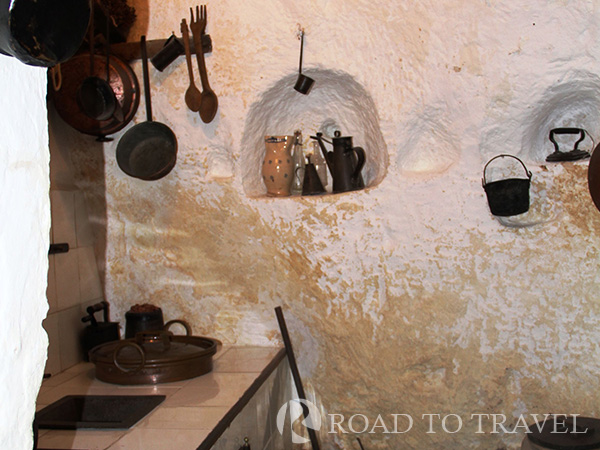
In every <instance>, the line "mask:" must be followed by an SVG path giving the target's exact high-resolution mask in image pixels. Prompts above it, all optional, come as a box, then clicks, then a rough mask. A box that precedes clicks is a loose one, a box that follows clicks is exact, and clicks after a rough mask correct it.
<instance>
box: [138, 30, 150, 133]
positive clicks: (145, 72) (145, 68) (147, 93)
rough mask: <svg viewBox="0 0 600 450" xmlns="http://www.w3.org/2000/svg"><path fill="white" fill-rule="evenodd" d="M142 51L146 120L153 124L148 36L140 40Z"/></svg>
mask: <svg viewBox="0 0 600 450" xmlns="http://www.w3.org/2000/svg"><path fill="white" fill-rule="evenodd" d="M140 45H141V50H142V72H143V75H144V95H145V96H146V120H147V121H148V122H152V100H151V97H152V94H151V93H150V74H149V72H148V51H147V50H146V36H145V35H144V36H142V37H141V38H140Z"/></svg>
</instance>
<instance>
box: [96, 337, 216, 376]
mask: <svg viewBox="0 0 600 450" xmlns="http://www.w3.org/2000/svg"><path fill="white" fill-rule="evenodd" d="M219 344H220V342H219V341H217V340H215V339H211V338H207V337H201V336H179V335H173V334H172V333H171V332H169V331H164V330H160V331H140V332H138V333H137V334H136V337H135V338H132V339H124V340H120V341H113V342H108V343H105V344H102V345H99V346H97V347H94V348H93V349H92V350H90V361H91V362H93V363H94V364H95V365H96V378H98V379H99V380H101V381H105V382H107V383H115V384H156V383H168V382H172V381H180V380H187V379H188V378H193V377H197V376H200V375H204V374H205V373H208V372H210V371H211V370H212V363H213V361H212V357H213V355H214V354H215V353H216V352H217V346H218V345H219Z"/></svg>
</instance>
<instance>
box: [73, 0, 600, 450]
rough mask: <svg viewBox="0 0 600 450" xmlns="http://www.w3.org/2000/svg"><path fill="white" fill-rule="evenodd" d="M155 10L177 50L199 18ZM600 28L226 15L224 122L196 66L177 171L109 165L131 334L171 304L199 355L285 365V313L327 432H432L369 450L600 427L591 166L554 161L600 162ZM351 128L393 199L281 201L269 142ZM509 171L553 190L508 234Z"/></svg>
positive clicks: (502, 18) (420, 8) (519, 19)
mask: <svg viewBox="0 0 600 450" xmlns="http://www.w3.org/2000/svg"><path fill="white" fill-rule="evenodd" d="M148 3H149V5H148ZM133 4H135V6H136V7H137V8H138V12H139V17H140V20H139V22H138V25H137V26H136V28H135V29H134V30H133V32H132V35H131V36H130V38H131V40H135V39H137V38H138V37H139V35H141V34H143V33H145V34H147V35H148V38H149V39H156V38H165V37H167V36H168V35H169V34H170V32H171V31H172V30H179V22H180V20H181V18H183V17H188V8H189V6H190V5H189V4H188V3H185V2H183V1H181V0H173V1H169V2H163V1H155V0H148V2H146V1H144V0H137V1H135V2H133ZM146 6H149V13H146V12H145V11H144V8H145V7H146ZM599 6H600V2H598V1H592V2H579V3H573V2H563V1H542V0H534V1H524V0H517V1H512V2H502V1H474V0H470V1H462V0H444V1H441V2H440V1H428V0H426V1H422V2H411V1H395V2H388V1H373V0H370V1H364V0H354V1H344V0H328V1H321V2H316V1H306V2H294V1H287V0H261V1H259V2H236V1H232V0H222V1H219V2H209V3H208V19H209V22H208V28H207V32H208V33H209V34H210V35H211V36H212V39H213V52H212V53H211V54H209V55H207V58H206V60H207V65H208V71H209V78H210V80H211V86H212V87H213V89H214V90H215V91H216V93H217V94H218V96H219V112H218V114H217V117H216V119H215V121H214V122H213V123H211V124H209V125H206V124H203V123H202V122H201V120H200V118H199V117H198V115H197V114H193V113H191V112H190V111H188V110H187V109H186V107H185V104H184V98H183V95H184V92H185V89H186V87H187V83H188V79H187V70H186V66H185V62H184V60H183V58H180V59H178V60H177V62H176V63H175V64H173V65H171V66H170V67H169V68H168V69H166V70H165V71H164V72H162V73H159V72H157V71H155V70H153V71H152V74H151V79H152V90H153V109H154V115H155V120H158V121H161V122H163V123H166V124H167V125H169V126H170V127H171V128H172V129H173V130H174V131H175V133H176V134H177V138H178V141H179V154H178V161H177V165H176V167H175V169H174V171H173V172H172V173H171V174H170V175H169V176H167V177H166V178H164V179H162V180H160V181H156V182H151V183H148V182H144V181H139V180H135V179H132V178H129V177H127V176H126V175H124V174H123V173H122V172H121V171H120V170H119V168H118V166H117V164H116V161H115V157H114V152H115V148H116V143H117V140H118V139H117V140H115V142H113V143H112V144H107V145H105V147H104V154H105V161H106V167H105V173H106V183H105V189H106V204H107V224H108V225H107V236H106V238H107V249H106V258H107V259H106V291H107V298H108V300H109V301H110V302H111V303H112V304H113V306H114V309H113V311H114V312H116V313H119V314H121V317H122V314H123V313H124V312H125V311H126V310H127V309H128V307H129V306H130V305H131V304H134V303H137V302H152V303H155V304H159V305H161V306H162V307H163V309H164V310H165V315H166V317H167V318H175V317H185V318H187V319H188V320H190V321H191V322H192V323H193V326H194V331H195V333H198V334H200V333H201V334H205V335H210V336H214V337H216V338H218V339H221V340H223V341H225V342H228V343H237V344H249V343H252V344H267V345H269V344H276V343H278V342H279V332H278V328H277V324H276V321H275V316H274V312H273V308H274V306H276V305H282V306H283V308H284V311H285V313H286V317H287V319H288V322H289V328H290V330H291V333H292V338H293V339H294V343H295V345H296V350H297V353H298V357H299V364H300V368H301V371H302V374H303V376H304V377H305V380H306V382H307V384H309V385H310V386H311V387H312V388H313V389H314V391H315V392H316V394H317V396H318V398H319V401H320V403H321V404H322V406H323V408H324V410H325V411H326V412H328V413H338V414H344V415H345V416H346V417H348V416H350V415H352V414H356V413H361V414H364V415H366V416H368V417H370V418H371V420H374V419H375V417H377V415H378V414H381V415H382V416H383V417H388V418H389V417H390V416H389V414H409V415H411V417H413V418H414V420H415V423H414V426H413V428H412V429H411V431H410V432H408V433H405V434H393V433H389V434H384V433H382V432H381V431H382V429H381V428H379V429H378V430H377V431H378V432H377V433H373V434H369V435H365V436H363V443H364V444H365V446H366V448H368V449H370V450H373V449H377V448H381V449H384V448H403V449H409V448H414V449H422V448H444V449H464V448H482V449H492V448H518V447H519V445H520V441H521V439H522V437H523V434H522V431H523V428H521V429H520V431H521V433H519V434H510V433H496V434H493V433H490V431H492V430H491V428H490V427H489V422H487V421H486V422H484V431H485V432H484V433H477V432H476V431H477V427H476V422H474V421H471V420H469V419H470V418H471V414H478V413H480V414H505V415H506V416H507V417H508V419H507V422H506V423H505V426H506V427H507V428H508V429H511V427H512V426H514V425H515V424H517V422H516V420H517V418H518V417H519V415H520V414H533V413H537V414H543V413H548V412H562V413H579V414H583V415H598V414H600V411H598V406H597V405H598V404H599V401H600V397H599V395H598V390H597V389H595V387H596V384H597V382H596V381H597V374H598V373H599V371H600V367H599V366H600V362H599V361H600V359H599V358H598V356H599V355H598V348H599V347H598V338H599V335H598V331H597V329H598V324H599V322H600V309H599V307H598V302H597V290H598V284H599V276H598V251H599V248H600V238H599V237H598V232H599V229H600V213H599V212H598V211H597V210H596V209H595V208H594V206H593V204H592V202H591V199H590V196H589V193H588V191H587V178H586V176H587V162H580V163H568V164H554V165H552V164H546V163H545V162H544V158H545V156H546V155H547V154H549V153H550V152H551V151H552V150H553V147H552V145H551V143H550V142H549V141H548V139H547V136H548V131H549V129H550V128H553V127H558V126H578V127H582V128H585V129H586V130H587V131H588V132H589V134H590V135H591V136H593V138H594V139H595V140H596V141H598V140H600V125H599V123H600V114H599V108H598V106H599V104H598V103H599V101H598V95H599V94H600V78H599V77H598V75H597V74H598V73H599V72H600V63H599V57H600V52H599V46H598V44H597V42H598V32H599V30H600V27H599V25H598V24H599V23H600V11H599ZM298 24H300V25H301V26H302V27H304V28H305V31H306V38H305V47H304V51H305V53H304V63H305V67H306V69H307V70H308V71H310V74H311V76H313V77H314V78H315V80H316V84H315V88H314V91H313V92H311V94H310V95H309V96H307V97H303V96H301V95H300V94H297V93H295V91H293V89H292V86H293V82H294V79H295V72H296V71H297V60H298V51H299V41H298V40H297V38H296V33H297V29H298ZM135 68H136V72H137V73H138V75H140V74H141V71H140V64H139V62H138V63H136V64H135ZM282 80H287V81H289V90H287V91H286V89H285V87H284V85H285V83H283V85H282V82H283V81H282ZM196 82H197V83H198V73H197V72H196ZM282 86H283V87H282ZM279 100H280V101H279ZM361 105H364V106H365V108H362V109H361ZM136 119H137V121H143V120H145V117H144V108H143V102H142V105H141V107H140V110H139V112H138V115H137V118H136ZM328 121H329V122H328ZM331 121H333V122H334V123H337V124H338V125H340V126H341V127H342V131H343V133H344V134H347V135H352V136H354V139H355V141H354V143H355V145H361V146H363V147H365V149H366V150H367V154H368V158H370V160H369V161H370V164H371V165H369V166H368V174H367V178H368V181H369V183H370V184H371V187H369V188H368V189H366V190H364V191H361V192H354V193H347V194H342V195H335V196H326V197H319V198H303V199H299V198H288V199H267V198H264V197H261V189H262V187H261V186H260V183H259V182H256V180H257V179H258V180H259V178H258V174H259V170H260V161H261V158H262V153H261V152H264V148H263V147H262V143H261V137H262V135H263V134H292V133H293V131H294V130H295V129H296V128H301V129H302V130H303V132H304V135H305V136H307V135H309V134H313V133H314V132H316V131H318V130H319V128H320V127H322V126H324V125H325V124H326V123H331ZM116 137H117V138H118V137H119V135H117V136H116ZM565 145H567V144H565ZM592 147H593V144H592V143H591V140H590V139H589V138H586V141H584V142H583V143H582V144H581V148H587V149H591V148H592ZM85 151H86V150H85V149H83V148H82V149H77V150H76V152H75V155H76V156H77V155H79V156H82V157H83V156H84V155H85ZM500 153H510V154H515V155H518V156H519V157H521V158H522V159H523V161H524V162H525V163H526V165H527V166H528V168H529V169H530V170H531V171H532V172H533V181H532V186H531V192H530V193H531V208H530V211H529V212H528V213H527V214H524V215H522V216H519V217H515V218H510V219H505V220H502V221H500V220H498V219H496V218H494V217H493V216H492V215H491V214H490V212H489V209H488V205H487V201H486V197H485V193H484V190H483V189H482V185H481V177H482V169H483V166H484V164H485V163H486V161H487V160H489V159H490V158H491V157H492V156H494V155H496V154H500ZM81 159H82V160H83V159H84V158H81ZM82 169H83V171H84V172H85V169H86V166H85V162H84V163H82ZM102 188H103V189H104V186H102ZM96 194H98V193H96ZM96 197H97V195H96ZM423 414H441V415H442V416H443V415H444V414H456V415H459V416H460V417H461V418H462V419H463V420H464V426H463V428H462V430H461V431H460V432H457V433H445V432H443V431H442V430H441V427H440V425H439V421H438V422H435V424H436V426H435V428H434V430H435V431H437V432H436V433H428V432H427V431H428V424H427V422H426V421H424V420H422V415H423ZM386 420H387V419H386ZM454 425H455V423H453V422H451V419H449V421H448V423H447V428H449V429H453V428H455V427H454ZM359 428H360V427H359ZM325 437H326V438H327V439H329V441H328V443H327V446H326V448H337V447H339V448H348V449H350V448H356V443H355V439H354V437H353V436H352V435H351V434H348V435H342V434H339V435H338V436H331V435H329V436H325Z"/></svg>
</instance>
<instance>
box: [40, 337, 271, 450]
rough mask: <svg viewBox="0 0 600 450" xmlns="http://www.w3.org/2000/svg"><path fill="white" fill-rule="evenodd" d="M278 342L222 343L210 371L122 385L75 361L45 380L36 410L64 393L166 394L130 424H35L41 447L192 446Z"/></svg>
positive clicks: (152, 449)
mask: <svg viewBox="0 0 600 450" xmlns="http://www.w3.org/2000/svg"><path fill="white" fill-rule="evenodd" d="M280 350H281V349H280V348H277V347H233V346H224V347H222V348H220V349H219V350H218V352H217V354H216V355H215V356H214V357H213V358H214V367H213V371H212V372H210V373H208V374H206V375H202V376H200V377H196V378H192V379H189V380H184V381H179V382H174V383H163V384H158V385H137V386H121V385H115V384H109V383H104V382H102V381H99V380H97V379H96V378H95V376H94V365H93V364H92V363H81V364H78V365H76V366H74V367H72V368H70V369H68V370H66V371H64V372H62V373H60V374H58V375H55V376H53V377H51V378H48V379H46V380H44V382H43V383H42V387H41V389H40V392H39V395H38V403H37V410H40V409H42V408H43V407H45V406H47V405H49V404H51V403H53V402H55V401H57V400H59V399H61V398H62V397H64V396H65V395H152V394H155V395H165V396H166V397H167V398H166V399H165V401H164V402H162V403H161V404H160V405H159V406H158V407H157V408H156V409H154V410H153V411H152V412H151V413H150V414H148V415H147V416H146V417H144V418H143V419H142V420H141V421H140V422H138V423H137V424H136V425H134V426H133V427H131V428H130V429H125V430H123V429H119V430H98V429H96V430H91V429H79V430H44V429H40V430H39V441H38V448H40V449H82V450H83V449H85V450H105V449H110V450H172V449H178V450H196V448H197V447H198V446H199V445H200V444H201V443H202V442H203V440H204V439H205V438H206V437H207V436H208V434H209V433H210V432H211V430H212V429H213V428H214V427H215V426H216V425H217V423H218V422H219V421H220V420H221V419H222V418H223V417H224V416H225V414H226V413H227V412H228V411H229V410H230V409H231V408H232V407H233V406H234V405H235V404H236V402H237V401H238V400H239V399H240V398H241V397H242V395H243V394H244V393H245V392H246V390H247V389H248V388H249V387H250V386H251V385H252V383H253V382H254V381H255V380H256V379H257V378H258V376H259V375H260V373H261V372H262V371H263V369H264V368H265V367H266V366H267V365H268V364H269V363H270V362H271V361H272V360H273V358H275V357H276V356H277V354H278V353H279V351H280Z"/></svg>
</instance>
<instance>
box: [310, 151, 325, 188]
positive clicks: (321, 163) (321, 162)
mask: <svg viewBox="0 0 600 450" xmlns="http://www.w3.org/2000/svg"><path fill="white" fill-rule="evenodd" d="M309 153H310V155H311V158H310V160H311V161H312V163H313V164H314V165H315V169H317V173H318V174H319V178H320V179H321V183H322V184H323V187H324V188H325V189H327V182H328V180H327V171H328V170H329V169H328V168H327V163H326V162H325V158H324V157H323V154H322V153H321V149H320V148H319V144H318V143H317V141H314V140H313V141H312V142H311V150H310V151H309ZM328 190H329V189H328Z"/></svg>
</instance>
